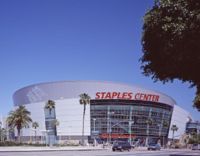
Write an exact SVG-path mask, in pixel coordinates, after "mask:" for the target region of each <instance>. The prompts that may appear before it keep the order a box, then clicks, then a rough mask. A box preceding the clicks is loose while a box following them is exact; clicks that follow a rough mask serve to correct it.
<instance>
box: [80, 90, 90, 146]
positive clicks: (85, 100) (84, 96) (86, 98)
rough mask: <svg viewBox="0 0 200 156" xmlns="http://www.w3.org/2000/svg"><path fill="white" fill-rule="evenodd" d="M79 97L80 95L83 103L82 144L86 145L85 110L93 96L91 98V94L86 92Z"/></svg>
mask: <svg viewBox="0 0 200 156" xmlns="http://www.w3.org/2000/svg"><path fill="white" fill-rule="evenodd" d="M79 97H80V100H79V102H80V104H81V105H83V120H82V122H83V124H82V144H83V145H84V128H85V127H84V126H85V125H84V124H85V110H86V105H87V104H90V99H91V98H90V96H89V95H88V94H86V93H83V94H80V95H79Z"/></svg>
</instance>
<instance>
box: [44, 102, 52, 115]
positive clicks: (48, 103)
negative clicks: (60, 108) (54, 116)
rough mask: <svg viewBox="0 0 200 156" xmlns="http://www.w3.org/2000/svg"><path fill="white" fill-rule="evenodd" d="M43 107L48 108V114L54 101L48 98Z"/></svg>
mask: <svg viewBox="0 0 200 156" xmlns="http://www.w3.org/2000/svg"><path fill="white" fill-rule="evenodd" d="M44 108H45V109H48V110H49V114H51V111H52V109H54V108H55V102H54V101H53V100H48V101H47V103H46V104H45V107H44Z"/></svg>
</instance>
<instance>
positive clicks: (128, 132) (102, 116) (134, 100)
mask: <svg viewBox="0 0 200 156" xmlns="http://www.w3.org/2000/svg"><path fill="white" fill-rule="evenodd" d="M82 93H86V94H88V95H89V96H90V97H91V101H90V105H87V106H86V114H85V129H84V132H85V133H84V135H85V137H86V139H88V140H90V139H94V138H95V139H97V141H99V142H101V141H114V140H116V139H129V140H134V139H136V138H140V140H141V144H142V143H145V142H146V140H147V138H148V140H152V141H155V140H158V139H160V140H162V141H161V142H163V143H165V142H166V141H167V138H168V137H171V132H170V125H172V124H176V125H177V126H178V127H179V131H178V132H177V135H181V134H182V133H184V131H185V123H186V122H187V118H188V116H189V113H188V112H186V111H184V110H183V109H182V108H180V107H178V106H177V105H176V102H175V101H174V100H173V99H172V98H171V97H169V96H167V95H165V94H163V93H160V92H156V91H153V90H148V89H144V88H141V87H137V86H133V85H128V84H121V83H113V82H99V81H60V82H51V83H40V84H35V85H30V86H27V87H24V88H22V89H19V90H17V91H16V92H15V93H14V95H13V101H14V106H15V107H18V106H20V105H24V106H26V108H27V109H28V110H29V111H30V112H31V118H32V120H33V121H36V122H38V123H39V128H37V129H36V131H37V132H36V134H37V136H38V139H39V140H40V139H41V140H42V138H44V137H45V136H46V134H45V133H46V125H45V113H44V106H45V104H46V102H47V101H48V100H53V101H54V102H55V114H56V119H57V120H58V121H59V123H60V124H59V126H57V127H56V131H57V134H56V135H57V140H63V141H65V140H69V139H71V140H77V141H78V140H80V139H81V137H82V116H83V106H82V105H80V103H79V99H80V97H79V95H80V94H82ZM33 135H34V130H33V129H32V128H31V125H30V128H23V130H22V136H24V137H25V138H29V137H30V136H33Z"/></svg>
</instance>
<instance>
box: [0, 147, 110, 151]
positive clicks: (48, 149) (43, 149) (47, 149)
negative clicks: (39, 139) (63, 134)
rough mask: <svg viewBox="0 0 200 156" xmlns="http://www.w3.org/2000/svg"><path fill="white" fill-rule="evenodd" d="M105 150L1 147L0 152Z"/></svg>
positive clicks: (93, 148)
mask: <svg viewBox="0 0 200 156" xmlns="http://www.w3.org/2000/svg"><path fill="white" fill-rule="evenodd" d="M97 150H107V149H103V148H101V147H91V146H65V147H31V146H9V147H8V146H6V147H5V146H1V147H0V152H31V151H33V152H42V151H44V152H45V151H97Z"/></svg>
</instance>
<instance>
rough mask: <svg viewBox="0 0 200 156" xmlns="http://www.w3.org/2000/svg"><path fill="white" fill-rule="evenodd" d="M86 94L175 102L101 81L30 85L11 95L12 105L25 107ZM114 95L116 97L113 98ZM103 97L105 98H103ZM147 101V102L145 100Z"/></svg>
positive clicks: (145, 90)
mask: <svg viewBox="0 0 200 156" xmlns="http://www.w3.org/2000/svg"><path fill="white" fill-rule="evenodd" d="M82 93H87V94H88V95H89V96H90V97H91V99H96V98H99V97H100V95H102V94H105V95H106V97H109V98H116V97H117V96H118V98H120V97H122V96H124V97H125V96H127V97H128V95H131V98H132V100H138V98H139V97H140V98H141V97H143V99H144V97H145V98H149V99H151V98H155V99H156V101H155V100H154V101H153V102H159V103H164V104H168V105H170V106H173V105H174V104H176V102H175V101H174V100H173V99H172V98H171V97H169V96H167V95H165V94H163V93H160V92H156V91H153V90H149V89H144V88H141V87H138V86H134V85H128V84H123V83H114V82H103V81H58V82H48V83H39V84H34V85H30V86H27V87H24V88H21V89H19V90H17V91H16V92H15V93H14V95H13V101H14V105H15V106H18V105H25V104H31V103H37V102H42V101H47V100H49V99H51V100H59V99H72V98H79V95H80V94H82ZM115 95H116V96H115ZM104 97H105V96H104ZM141 99H142V98H141ZM147 101H148V100H147Z"/></svg>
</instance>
